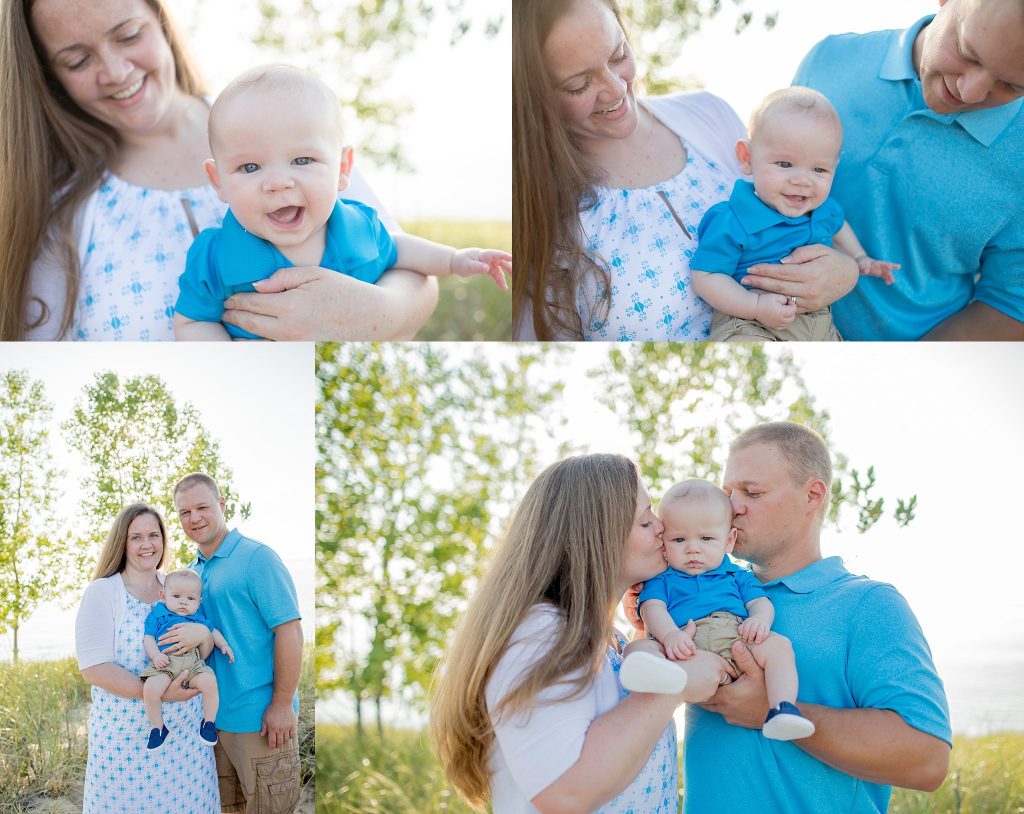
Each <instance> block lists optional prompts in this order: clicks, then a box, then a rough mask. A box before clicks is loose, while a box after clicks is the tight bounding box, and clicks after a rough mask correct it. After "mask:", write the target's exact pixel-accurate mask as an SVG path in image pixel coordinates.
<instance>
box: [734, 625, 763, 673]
mask: <svg viewBox="0 0 1024 814" xmlns="http://www.w3.org/2000/svg"><path fill="white" fill-rule="evenodd" d="M737 630H738V632H739V634H740V638H741V639H742V640H743V641H745V642H746V643H747V644H761V642H763V641H764V640H765V639H767V638H768V634H769V633H771V631H772V626H771V625H769V624H768V623H767V622H766V621H765V620H764V619H758V618H757V617H756V616H748V617H747V618H746V619H744V620H743V621H742V622H741V623H740V625H739V627H738V628H737ZM755 666H756V665H755Z"/></svg>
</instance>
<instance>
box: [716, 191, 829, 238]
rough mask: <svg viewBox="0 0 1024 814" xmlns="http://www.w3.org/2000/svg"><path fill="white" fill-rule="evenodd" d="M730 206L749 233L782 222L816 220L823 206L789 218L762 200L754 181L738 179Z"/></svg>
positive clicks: (730, 199)
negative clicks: (755, 189)
mask: <svg viewBox="0 0 1024 814" xmlns="http://www.w3.org/2000/svg"><path fill="white" fill-rule="evenodd" d="M729 208H730V209H732V212H733V214H734V215H735V216H736V220H738V221H739V222H740V225H741V226H742V227H743V228H744V229H746V231H747V233H748V234H756V233H757V232H763V231H764V230H765V229H770V228H771V227H772V226H777V225H778V224H780V223H795V224H800V223H808V222H811V223H813V222H814V218H815V216H816V215H817V213H818V212H819V211H820V209H821V207H819V208H818V209H815V210H814V211H813V212H811V214H810V216H807V215H800V216H799V217H796V218H789V217H786V216H785V215H783V214H782V213H781V212H776V211H775V210H774V209H772V208H771V207H770V206H768V204H766V203H765V202H764V201H762V200H761V199H760V198H758V197H757V195H756V194H755V193H754V184H753V182H752V181H744V180H743V179H742V178H740V179H738V180H737V181H736V183H735V184H734V185H733V188H732V197H730V198H729Z"/></svg>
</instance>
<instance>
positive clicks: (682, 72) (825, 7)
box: [639, 0, 939, 121]
mask: <svg viewBox="0 0 1024 814" xmlns="http://www.w3.org/2000/svg"><path fill="white" fill-rule="evenodd" d="M742 8H743V9H744V10H753V11H754V12H755V14H756V15H763V13H764V12H765V11H772V10H774V11H778V12H779V17H778V22H777V23H776V25H775V27H774V28H773V29H772V30H771V31H766V30H765V29H764V26H763V25H761V23H760V17H758V18H756V20H755V22H754V23H753V24H751V26H750V27H749V28H748V29H747V30H746V31H745V32H743V34H741V35H740V36H738V37H737V36H736V35H735V34H734V32H733V27H734V25H735V21H736V16H737V7H736V6H735V5H733V4H732V3H723V4H722V12H721V13H720V14H719V15H718V17H717V18H715V19H714V20H711V21H710V22H706V23H705V24H704V25H703V26H702V28H701V31H700V32H699V33H698V34H697V35H696V36H694V37H691V38H690V39H688V40H686V41H685V42H684V43H683V44H682V51H681V54H680V57H679V60H678V61H677V62H676V63H675V67H676V68H677V69H678V72H679V76H681V77H690V78H692V79H694V80H695V81H696V83H697V84H699V85H701V86H703V87H704V88H705V89H706V90H709V91H711V92H712V93H714V94H717V95H718V96H721V97H722V98H723V99H725V100H726V101H727V102H729V103H730V104H731V105H732V106H733V108H734V109H735V110H736V112H737V113H738V114H739V116H740V118H741V119H743V121H746V120H747V118H748V117H749V115H750V112H751V111H752V110H753V109H754V106H755V105H756V104H757V103H758V102H759V101H760V100H761V99H762V98H763V97H765V96H767V95H768V94H769V93H770V92H771V91H773V90H777V89H778V88H784V87H787V86H788V85H790V84H791V83H792V81H793V75H794V74H795V73H796V69H797V67H798V66H799V65H800V62H801V61H802V60H803V58H804V55H805V54H806V53H807V52H808V51H809V50H810V49H811V47H812V46H813V45H815V44H816V43H817V42H818V41H819V40H822V39H824V38H825V37H827V36H828V35H829V34H843V33H846V32H850V31H854V32H867V31H880V30H884V29H889V28H907V27H909V26H910V25H911V24H912V23H914V22H915V21H917V20H919V19H920V18H921V17H924V16H925V15H926V14H933V13H935V12H936V11H938V9H939V3H938V2H937V0H929V1H928V2H925V0H918V1H917V2H913V3H906V2H903V3H894V2H892V0H857V2H853V3H821V2H815V0H772V2H770V3H756V4H753V5H752V4H749V3H748V4H746V5H745V6H743V7H742ZM639 56H640V58H641V60H642V59H643V54H640V55H639Z"/></svg>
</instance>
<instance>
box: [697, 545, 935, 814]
mask: <svg viewBox="0 0 1024 814" xmlns="http://www.w3.org/2000/svg"><path fill="white" fill-rule="evenodd" d="M762 587H763V588H764V590H765V592H766V593H767V595H768V598H769V599H770V600H771V601H772V604H773V605H774V606H775V622H774V624H773V625H772V629H773V630H775V631H777V632H778V633H781V634H782V635H784V636H787V637H789V640H790V641H791V642H792V643H793V650H794V652H795V653H796V666H797V672H798V673H799V675H800V694H799V701H803V702H806V703H813V704H824V705H826V706H830V707H837V708H843V709H853V708H874V709H890V710H893V711H894V712H896V713H898V714H899V716H900V717H901V718H903V720H904V721H906V722H907V723H908V724H910V726H912V727H914V728H915V729H919V730H920V731H922V732H926V733H928V734H929V735H933V736H935V737H936V738H938V739H940V740H942V741H945V742H946V743H949V744H951V743H952V734H951V732H950V726H949V708H948V706H947V704H946V695H945V691H944V690H943V687H942V681H941V680H940V679H939V677H938V675H937V674H936V672H935V665H934V664H933V662H932V656H931V651H930V650H929V648H928V642H926V641H925V638H924V634H923V633H922V632H921V626H920V625H919V624H918V622H917V619H916V618H915V617H914V614H913V612H912V611H911V610H910V607H909V606H908V605H907V602H906V600H905V599H904V598H903V597H902V596H900V594H899V593H898V592H897V591H896V589H895V588H893V587H892V586H891V585H887V584H885V583H882V582H874V581H872V580H869V579H868V578H867V577H862V576H855V575H853V574H851V573H850V572H849V571H847V570H846V569H845V568H844V567H843V563H842V560H840V558H839V557H829V558H828V559H824V560H819V561H817V562H815V563H812V564H811V565H809V566H807V567H806V568H804V569H803V570H801V571H798V572H796V573H795V574H792V575H790V576H788V577H782V578H781V579H777V580H774V581H772V582H766V583H764V585H763V586H762ZM685 749H686V752H685V763H684V765H685V770H686V780H685V793H684V797H683V799H684V802H685V807H686V811H687V812H688V814H707V813H708V812H713V811H756V812H758V814H791V813H792V812H827V811H837V812H838V811H842V812H844V814H867V812H884V811H886V810H887V808H888V805H889V796H890V794H891V792H892V787H891V786H882V785H879V784H877V783H869V782H867V781H864V780H857V779H855V778H853V777H851V776H849V775H847V774H843V773H842V772H840V771H838V770H836V769H833V768H831V767H829V766H826V765H825V764H824V763H821V762H820V761H818V760H815V759H814V758H813V757H811V756H810V755H809V754H807V753H806V752H804V751H803V750H802V749H800V747H798V746H797V745H796V744H795V743H792V742H783V741H773V740H768V739H767V738H765V737H764V736H763V735H762V734H761V731H760V730H758V729H746V728H744V727H740V726H732V725H731V724H728V723H726V722H725V719H724V718H723V717H722V716H721V715H718V714H717V713H714V712H708V711H707V710H704V709H701V708H700V707H698V706H697V705H696V704H689V705H687V708H686V737H685ZM723 760H725V761H727V762H728V764H729V765H730V766H733V767H736V769H737V771H738V772H740V773H741V776H742V782H723V781H722V773H721V769H722V761H723Z"/></svg>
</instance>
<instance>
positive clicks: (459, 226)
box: [402, 221, 512, 342]
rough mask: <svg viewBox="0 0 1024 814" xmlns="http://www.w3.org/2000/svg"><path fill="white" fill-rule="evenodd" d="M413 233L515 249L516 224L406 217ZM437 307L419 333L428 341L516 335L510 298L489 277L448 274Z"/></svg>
mask: <svg viewBox="0 0 1024 814" xmlns="http://www.w3.org/2000/svg"><path fill="white" fill-rule="evenodd" d="M402 228H403V229H405V230H406V231H407V232H411V233H412V234H414V235H419V236H420V237H425V238H428V239H430V240H436V241H437V242H438V243H447V244H448V245H450V246H455V247H456V248H466V247H470V246H477V247H479V248H483V249H503V250H504V251H507V252H511V251H512V224H511V223H501V222H492V221H465V222H462V221H458V222H456V221H406V222H404V223H402ZM439 282H440V286H441V290H440V297H439V298H438V303H437V310H435V311H434V315H433V316H432V317H431V318H430V320H429V321H428V322H427V324H426V325H425V326H424V327H423V329H422V330H421V331H420V332H419V334H418V335H417V337H416V338H417V339H421V340H429V341H441V342H443V341H451V340H474V341H476V340H507V339H511V337H512V298H511V296H510V295H509V294H508V293H507V292H505V291H501V290H500V289H499V288H498V287H497V286H496V285H495V284H494V281H493V280H491V278H490V277H474V278H471V279H463V278H461V277H446V278H444V279H442V280H440V281H439Z"/></svg>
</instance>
